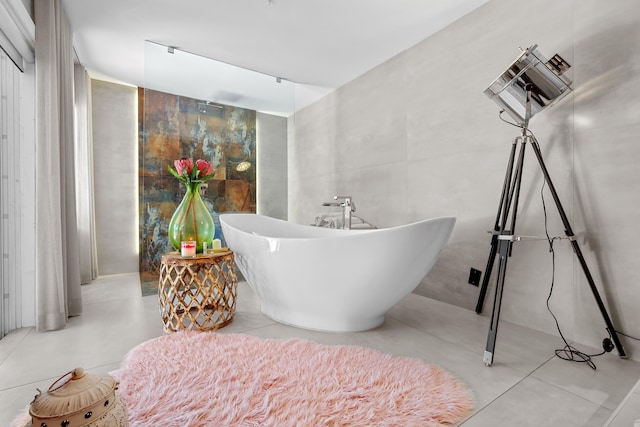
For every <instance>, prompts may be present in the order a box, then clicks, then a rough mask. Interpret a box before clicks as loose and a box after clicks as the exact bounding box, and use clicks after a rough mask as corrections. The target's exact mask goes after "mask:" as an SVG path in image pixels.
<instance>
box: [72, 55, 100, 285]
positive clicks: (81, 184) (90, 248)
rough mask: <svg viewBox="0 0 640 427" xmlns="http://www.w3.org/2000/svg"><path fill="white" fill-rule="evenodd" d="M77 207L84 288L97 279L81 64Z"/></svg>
mask: <svg viewBox="0 0 640 427" xmlns="http://www.w3.org/2000/svg"><path fill="white" fill-rule="evenodd" d="M73 76H74V90H75V113H76V114H75V123H76V128H75V129H76V132H75V149H76V165H75V169H76V204H77V215H78V240H79V247H80V279H81V282H82V283H83V284H86V283H91V281H92V280H93V279H95V278H96V277H98V249H97V247H96V230H95V202H94V198H93V150H92V147H93V136H92V135H93V131H92V122H91V116H92V114H91V83H90V82H91V80H90V78H89V75H88V73H87V70H86V69H85V68H84V66H82V65H81V64H78V63H76V64H75V65H74V73H73Z"/></svg>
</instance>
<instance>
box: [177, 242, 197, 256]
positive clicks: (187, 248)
mask: <svg viewBox="0 0 640 427" xmlns="http://www.w3.org/2000/svg"><path fill="white" fill-rule="evenodd" d="M180 255H182V256H183V257H192V258H193V257H195V256H196V241H195V240H187V241H186V242H180Z"/></svg>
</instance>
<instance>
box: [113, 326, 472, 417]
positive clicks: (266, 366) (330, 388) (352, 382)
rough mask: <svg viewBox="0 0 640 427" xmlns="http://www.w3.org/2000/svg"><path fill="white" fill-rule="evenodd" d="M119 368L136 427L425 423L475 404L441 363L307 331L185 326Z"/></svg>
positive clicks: (151, 343) (137, 352)
mask: <svg viewBox="0 0 640 427" xmlns="http://www.w3.org/2000/svg"><path fill="white" fill-rule="evenodd" d="M112 375H113V376H114V377H115V378H116V379H117V380H119V381H120V388H119V393H120V394H121V396H122V397H123V399H124V400H125V402H126V405H127V409H128V411H129V422H130V426H131V427H143V426H145V427H146V426H149V427H151V426H154V427H164V426H167V427H169V426H171V427H175V426H278V427H285V426H296V427H297V426H422V427H427V426H439V425H443V424H444V425H446V424H454V423H456V422H458V421H460V420H461V419H462V418H463V417H464V416H465V415H466V414H467V413H468V412H469V411H470V410H471V409H472V401H471V397H470V394H469V392H468V391H467V390H466V389H465V388H464V387H463V386H462V385H461V384H460V383H459V382H458V381H457V380H456V379H455V378H454V377H453V376H452V375H451V374H449V373H447V372H445V371H443V370H442V369H441V368H439V367H437V366H435V365H432V364H428V363H425V362H423V361H420V360H416V359H410V358H406V357H397V356H396V357H394V356H389V355H385V354H383V353H380V352H378V351H375V350H372V349H368V348H363V347H355V346H326V345H320V344H316V343H313V342H310V341H305V340H300V339H289V340H275V339H262V338H257V337H253V336H248V335H237V334H223V333H214V332H209V333H204V332H195V331H182V332H177V333H174V334H171V335H167V336H163V337H160V338H156V339H153V340H150V341H147V342H145V343H143V344H140V345H139V346H137V347H135V348H134V349H132V350H131V351H130V352H129V354H128V355H127V356H126V357H125V360H124V361H123V363H122V367H121V368H120V369H119V370H117V371H115V372H112Z"/></svg>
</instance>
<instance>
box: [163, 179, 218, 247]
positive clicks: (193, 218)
mask: <svg viewBox="0 0 640 427" xmlns="http://www.w3.org/2000/svg"><path fill="white" fill-rule="evenodd" d="M199 188H200V184H188V185H187V192H186V193H185V195H184V197H183V198H182V201H181V202H180V205H178V208H177V209H176V211H175V212H174V213H173V216H172V217H171V221H170V222H169V241H170V242H171V245H172V246H173V248H174V249H175V250H177V251H180V243H181V242H184V241H189V240H194V241H195V242H196V253H202V246H203V245H202V244H203V243H205V242H206V243H207V245H208V246H211V242H212V241H213V237H214V235H215V231H216V228H215V224H214V222H213V218H212V217H211V213H210V212H209V209H207V206H206V205H205V204H204V201H203V200H202V197H201V196H200V191H199Z"/></svg>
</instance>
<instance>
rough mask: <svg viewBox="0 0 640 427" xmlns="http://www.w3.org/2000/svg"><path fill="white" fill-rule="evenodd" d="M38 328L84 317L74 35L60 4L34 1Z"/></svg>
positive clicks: (55, 326)
mask: <svg viewBox="0 0 640 427" xmlns="http://www.w3.org/2000/svg"><path fill="white" fill-rule="evenodd" d="M34 14H35V22H36V158H35V170H36V201H35V205H36V215H35V222H36V242H35V244H34V247H35V256H36V272H35V280H36V328H37V329H38V330H55V329H60V328H63V327H64V326H65V324H66V321H67V318H68V317H69V316H74V315H78V314H80V313H81V312H82V297H81V292H80V265H79V248H78V229H77V221H76V199H75V178H74V175H75V173H74V169H75V167H74V166H75V162H74V143H73V141H74V108H73V102H74V95H73V47H72V34H71V28H70V26H69V21H68V20H67V18H66V16H65V14H64V9H63V6H62V1H61V0H35V1H34Z"/></svg>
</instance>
